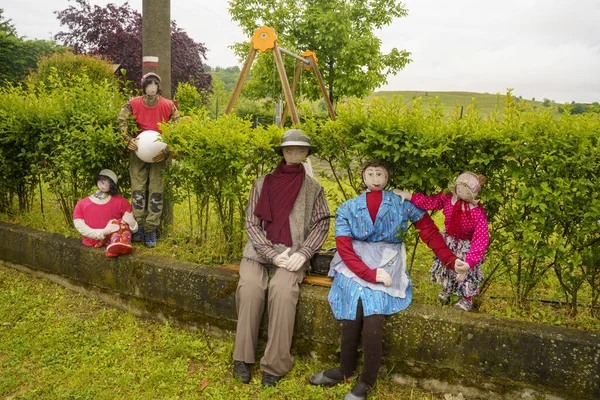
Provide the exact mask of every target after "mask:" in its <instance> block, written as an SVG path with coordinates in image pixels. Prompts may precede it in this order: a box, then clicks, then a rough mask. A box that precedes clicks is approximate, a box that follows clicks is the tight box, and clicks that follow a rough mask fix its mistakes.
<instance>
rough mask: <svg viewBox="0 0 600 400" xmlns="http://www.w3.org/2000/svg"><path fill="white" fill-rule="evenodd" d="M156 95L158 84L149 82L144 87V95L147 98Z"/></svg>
mask: <svg viewBox="0 0 600 400" xmlns="http://www.w3.org/2000/svg"><path fill="white" fill-rule="evenodd" d="M157 93H158V83H156V81H151V82H150V83H149V84H148V85H147V86H146V95H148V96H156V94H157Z"/></svg>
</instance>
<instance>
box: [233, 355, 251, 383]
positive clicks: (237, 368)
mask: <svg viewBox="0 0 600 400" xmlns="http://www.w3.org/2000/svg"><path fill="white" fill-rule="evenodd" d="M233 376H235V377H236V378H238V379H240V380H241V381H242V383H250V378H252V375H251V374H250V368H249V367H248V364H246V363H245V362H243V361H236V360H234V361H233Z"/></svg>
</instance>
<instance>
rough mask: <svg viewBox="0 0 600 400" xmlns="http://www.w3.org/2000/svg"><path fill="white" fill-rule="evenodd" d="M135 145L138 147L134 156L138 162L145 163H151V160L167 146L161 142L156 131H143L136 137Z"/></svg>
mask: <svg viewBox="0 0 600 400" xmlns="http://www.w3.org/2000/svg"><path fill="white" fill-rule="evenodd" d="M135 143H136V144H137V146H138V149H137V150H136V151H135V154H137V156H138V158H139V159H140V160H142V161H144V162H147V163H152V162H153V161H152V158H154V157H156V155H158V153H159V152H161V151H162V150H164V149H166V148H167V144H166V143H164V142H163V141H162V139H161V135H160V133H158V132H156V131H143V132H142V133H140V134H139V135H138V136H137V138H136V141H135Z"/></svg>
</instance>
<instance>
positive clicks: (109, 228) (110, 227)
mask: <svg viewBox="0 0 600 400" xmlns="http://www.w3.org/2000/svg"><path fill="white" fill-rule="evenodd" d="M119 229H120V227H119V224H118V223H117V222H116V221H115V220H114V219H111V220H110V221H108V224H106V227H105V228H104V229H102V233H103V234H104V236H108V235H110V234H111V233H115V232H116V231H118V230H119Z"/></svg>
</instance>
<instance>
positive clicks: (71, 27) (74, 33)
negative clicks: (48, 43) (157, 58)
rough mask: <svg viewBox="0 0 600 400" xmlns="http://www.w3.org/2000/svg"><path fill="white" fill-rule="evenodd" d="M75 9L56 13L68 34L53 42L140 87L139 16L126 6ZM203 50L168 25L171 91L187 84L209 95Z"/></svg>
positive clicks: (85, 4)
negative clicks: (107, 64) (94, 58)
mask: <svg viewBox="0 0 600 400" xmlns="http://www.w3.org/2000/svg"><path fill="white" fill-rule="evenodd" d="M75 3H76V5H75V6H73V5H71V6H69V7H68V8H66V9H64V10H62V11H55V14H56V16H57V18H58V20H59V21H60V24H61V25H64V26H66V27H67V29H68V31H66V32H63V31H61V32H59V33H58V34H56V35H55V39H56V40H58V41H60V42H61V43H63V44H65V45H67V46H71V47H72V49H73V52H74V53H76V54H83V53H86V54H93V55H99V56H103V57H106V58H107V59H110V60H111V61H112V62H113V63H116V64H120V66H121V68H123V69H124V70H125V71H126V78H127V79H129V80H131V81H134V82H136V84H139V82H140V79H141V77H142V15H141V14H140V13H139V12H137V11H135V10H133V9H132V8H131V7H130V6H129V4H128V3H125V4H123V5H122V6H117V5H115V4H107V5H106V6H105V7H100V6H97V5H94V6H93V7H92V6H91V5H90V3H89V1H88V0H75ZM203 59H204V60H205V59H206V47H204V44H202V43H196V42H195V41H194V40H193V39H191V38H190V37H189V36H188V35H187V33H186V32H185V31H184V30H183V29H180V28H178V27H177V24H176V23H175V21H172V22H171V87H173V88H176V87H177V86H178V84H179V83H180V82H188V83H190V84H192V85H193V86H195V87H196V88H197V89H198V90H199V91H200V92H202V91H210V84H211V83H210V82H211V80H210V75H208V74H205V73H204V69H203V63H202V60H203Z"/></svg>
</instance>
